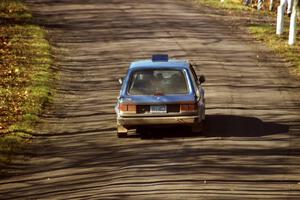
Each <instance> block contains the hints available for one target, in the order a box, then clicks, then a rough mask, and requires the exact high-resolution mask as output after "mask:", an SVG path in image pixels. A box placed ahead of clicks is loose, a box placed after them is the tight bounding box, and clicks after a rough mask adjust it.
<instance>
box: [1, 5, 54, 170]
mask: <svg viewBox="0 0 300 200" xmlns="http://www.w3.org/2000/svg"><path fill="white" fill-rule="evenodd" d="M31 18H32V16H31V14H30V12H29V11H28V9H27V7H26V6H25V5H24V4H23V3H22V2H21V1H19V0H2V1H1V2H0V25H1V26H0V57H1V60H0V165H6V164H12V163H13V162H14V156H15V155H16V154H17V153H18V154H22V150H23V149H24V147H26V146H27V143H28V142H30V138H31V133H32V130H33V126H34V124H35V123H36V122H37V121H38V119H39V115H40V114H41V112H42V111H43V107H44V105H45V103H46V102H49V101H51V95H50V94H51V93H50V89H51V84H50V83H51V81H50V80H51V79H52V73H51V70H50V66H51V65H52V63H53V60H52V56H51V48H50V45H49V43H48V41H47V39H46V31H45V30H43V29H42V28H41V27H39V26H37V25H34V24H31V23H30V21H32V20H31ZM0 173H1V172H0Z"/></svg>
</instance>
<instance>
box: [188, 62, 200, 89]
mask: <svg viewBox="0 0 300 200" xmlns="http://www.w3.org/2000/svg"><path fill="white" fill-rule="evenodd" d="M190 70H191V72H192V74H193V77H194V80H195V83H196V84H197V85H199V80H198V77H197V74H196V72H195V69H194V68H193V66H192V65H191V64H190Z"/></svg>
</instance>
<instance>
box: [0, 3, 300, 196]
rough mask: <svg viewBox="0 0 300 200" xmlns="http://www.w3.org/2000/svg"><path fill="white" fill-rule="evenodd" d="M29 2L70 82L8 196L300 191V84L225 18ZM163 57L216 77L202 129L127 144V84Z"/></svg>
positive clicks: (154, 7) (187, 11)
mask: <svg viewBox="0 0 300 200" xmlns="http://www.w3.org/2000/svg"><path fill="white" fill-rule="evenodd" d="M27 2H28V3H30V5H31V7H32V9H33V11H34V13H35V14H36V16H37V17H38V18H39V19H40V21H39V22H40V23H41V24H42V25H43V26H45V27H46V28H47V29H48V30H49V38H50V39H51V41H52V42H53V44H54V46H55V47H56V48H57V49H56V54H57V70H58V74H59V76H60V80H59V81H57V84H56V85H57V90H56V92H57V93H56V97H55V101H54V104H53V105H51V107H50V108H49V112H47V113H46V114H45V117H44V119H43V121H44V123H43V124H41V125H40V126H39V129H38V130H37V134H41V135H43V136H38V137H37V138H36V140H35V144H34V148H35V152H33V153H34V156H33V158H32V160H31V161H30V162H29V164H28V165H26V166H18V167H19V168H22V174H21V175H18V176H14V177H11V178H7V179H4V180H0V185H1V186H0V187H1V189H0V199H68V198H70V199H204V198H205V199H213V200H216V199H230V200H232V199H242V198H243V199H272V200H274V199H278V200H282V199H299V198H300V157H299V155H300V102H299V100H300V82H299V81H298V82H297V81H296V79H295V77H293V76H292V75H289V74H288V70H287V68H286V67H285V66H286V65H287V64H286V63H285V62H284V61H283V60H282V59H280V58H278V57H276V56H275V55H274V54H272V53H271V52H270V51H269V50H268V49H267V48H265V47H264V46H263V45H261V44H259V43H257V42H254V41H253V39H251V37H250V36H248V35H245V32H244V31H243V29H238V28H236V27H234V26H230V25H229V24H228V22H226V21H227V20H228V18H226V16H223V15H222V14H218V13H216V12H214V11H212V10H210V9H208V8H204V7H198V8H196V7H193V6H192V5H191V4H190V3H188V2H185V1H180V0H151V1H149V0H139V1H132V0H86V1H83V0H61V1H55V0H28V1H27ZM153 53H168V54H169V55H170V56H171V57H173V58H185V59H189V60H191V61H192V62H193V63H194V64H195V65H197V67H196V70H197V72H198V74H204V75H205V76H206V78H207V82H206V83H205V87H206V95H207V107H208V109H207V114H208V130H207V131H206V132H205V133H204V134H203V136H197V135H193V134H191V133H188V132H187V131H186V130H180V129H176V130H173V129H167V130H159V131H157V132H153V133H152V134H153V138H146V139H141V138H140V136H138V135H136V134H134V133H133V134H131V136H129V137H128V138H125V139H117V137H116V134H115V115H114V109H113V107H114V104H115V101H116V97H117V95H118V90H119V85H118V82H117V79H118V78H119V77H122V76H124V74H125V73H126V70H127V68H128V65H129V63H130V62H131V61H133V60H137V59H144V58H149V57H150V56H151V55H152V54H153Z"/></svg>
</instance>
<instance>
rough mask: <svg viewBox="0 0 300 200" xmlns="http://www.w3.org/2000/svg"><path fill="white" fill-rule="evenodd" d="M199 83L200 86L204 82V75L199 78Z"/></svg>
mask: <svg viewBox="0 0 300 200" xmlns="http://www.w3.org/2000/svg"><path fill="white" fill-rule="evenodd" d="M199 82H200V84H202V83H204V82H205V76H204V75H200V76H199Z"/></svg>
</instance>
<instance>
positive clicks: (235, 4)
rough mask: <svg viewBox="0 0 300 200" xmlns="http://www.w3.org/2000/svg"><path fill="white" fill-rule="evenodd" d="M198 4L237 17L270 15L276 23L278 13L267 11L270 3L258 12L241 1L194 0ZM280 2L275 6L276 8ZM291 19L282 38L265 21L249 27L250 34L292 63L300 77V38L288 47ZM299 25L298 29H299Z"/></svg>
mask: <svg viewBox="0 0 300 200" xmlns="http://www.w3.org/2000/svg"><path fill="white" fill-rule="evenodd" d="M194 1H196V2H197V3H200V4H202V5H206V6H209V7H212V8H218V9H222V10H224V11H227V12H229V13H230V14H232V12H234V13H235V15H237V16H248V17H249V18H256V19H259V18H260V17H261V16H263V15H269V16H270V17H271V18H272V21H276V12H270V11H268V10H267V8H268V7H269V5H268V4H267V3H268V2H265V5H264V8H263V10H262V11H257V10H256V5H255V4H252V6H245V5H243V4H242V1H241V0H225V1H224V2H223V3H221V2H220V0H194ZM277 4H278V2H276V4H275V5H274V8H276V6H277ZM288 20H289V18H288V17H286V18H285V21H286V23H285V25H286V27H285V32H284V34H283V35H282V36H277V35H276V33H275V29H276V27H275V25H274V24H268V23H266V22H265V21H264V20H261V22H260V23H257V21H259V20H254V21H256V22H255V23H253V24H250V25H248V26H247V27H248V29H249V32H250V33H251V34H252V35H253V36H254V37H255V38H256V39H258V40H260V41H262V42H263V43H265V44H266V45H267V46H268V47H269V48H270V49H271V50H273V51H274V52H275V53H277V54H278V55H280V56H282V57H284V58H285V59H286V60H288V61H290V62H291V63H292V65H293V66H294V70H293V71H294V72H295V73H296V74H297V75H298V76H300V56H299V55H300V45H299V41H300V36H299V34H298V38H297V41H298V42H297V43H296V45H294V46H290V45H288V43H287V42H288V25H289V23H288V22H289V21H288ZM299 25H300V24H299V23H298V27H299Z"/></svg>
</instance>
